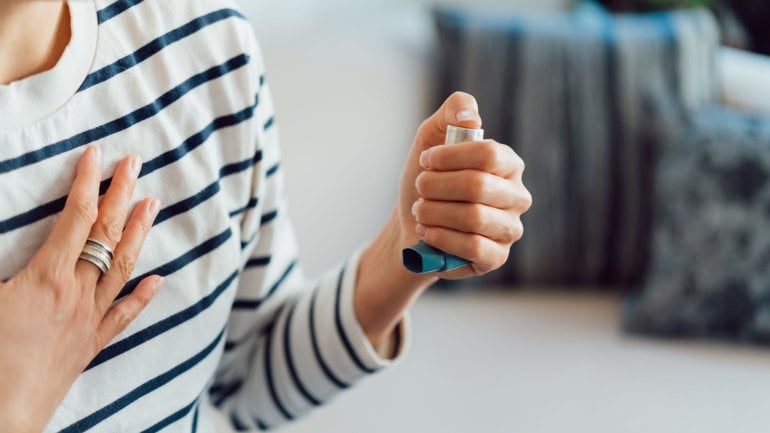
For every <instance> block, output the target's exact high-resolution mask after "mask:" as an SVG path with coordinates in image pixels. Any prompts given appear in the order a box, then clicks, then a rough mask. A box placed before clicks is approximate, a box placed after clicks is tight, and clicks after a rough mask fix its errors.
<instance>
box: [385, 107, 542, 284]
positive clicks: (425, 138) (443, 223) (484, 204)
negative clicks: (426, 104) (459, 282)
mask: <svg viewBox="0 0 770 433" xmlns="http://www.w3.org/2000/svg"><path fill="white" fill-rule="evenodd" d="M448 125H455V126H461V127H464V128H472V129H476V128H480V127H481V118H480V117H479V114H478V107H477V104H476V100H475V99H474V98H473V97H472V96H471V95H468V94H465V93H455V94H453V95H452V96H450V97H449V98H448V99H447V100H446V102H445V103H444V105H443V106H442V107H441V108H440V109H439V110H438V111H437V112H436V113H435V114H434V115H433V116H431V117H430V118H429V119H428V120H426V121H425V122H424V123H423V124H422V126H421V127H420V129H419V131H418V133H417V137H416V139H415V142H414V145H413V146H412V150H411V153H410V155H409V160H408V161H407V164H406V168H405V170H404V173H403V175H402V178H401V188H400V198H399V209H398V217H399V220H400V225H401V229H402V230H403V237H404V240H403V242H404V246H406V245H410V244H413V243H415V242H416V241H418V240H420V239H422V240H424V241H425V242H426V243H428V244H429V245H431V246H433V247H436V248H438V249H440V250H442V251H444V252H446V253H449V254H453V255H455V256H459V257H462V258H464V259H466V260H468V261H470V262H471V264H470V265H469V266H466V267H463V268H459V269H456V270H453V271H448V272H445V273H442V274H441V275H440V276H441V277H443V278H451V279H457V278H465V277H469V276H475V275H481V274H485V273H487V272H489V271H492V270H494V269H497V268H499V267H500V266H502V265H503V264H504V263H505V261H506V260H507V259H508V251H509V250H510V248H511V245H513V243H514V242H516V241H518V240H519V239H520V238H521V236H522V235H523V233H524V228H523V226H522V224H521V215H522V214H524V213H525V212H526V211H527V210H528V209H529V207H530V206H531V204H532V197H531V195H530V193H529V191H527V189H526V188H525V187H524V184H523V183H522V180H521V176H522V173H523V172H524V162H523V161H522V160H521V158H520V157H519V156H518V155H516V153H515V152H514V151H513V150H512V149H511V148H510V147H509V146H506V145H503V144H500V143H498V142H496V141H494V140H482V141H476V142H468V143H460V144H456V145H452V146H441V144H443V143H444V138H445V135H446V129H447V126H448Z"/></svg>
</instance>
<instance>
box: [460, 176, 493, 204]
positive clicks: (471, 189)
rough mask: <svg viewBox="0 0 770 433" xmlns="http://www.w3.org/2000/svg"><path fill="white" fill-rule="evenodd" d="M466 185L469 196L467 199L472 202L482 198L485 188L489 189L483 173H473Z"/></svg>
mask: <svg viewBox="0 0 770 433" xmlns="http://www.w3.org/2000/svg"><path fill="white" fill-rule="evenodd" d="M466 185H467V188H468V194H469V195H470V197H469V198H470V199H471V200H473V199H478V198H480V197H482V196H484V193H485V192H486V191H487V188H489V181H488V179H487V176H486V175H484V174H483V173H474V174H472V175H471V176H470V178H469V179H468V183H467V184H466Z"/></svg>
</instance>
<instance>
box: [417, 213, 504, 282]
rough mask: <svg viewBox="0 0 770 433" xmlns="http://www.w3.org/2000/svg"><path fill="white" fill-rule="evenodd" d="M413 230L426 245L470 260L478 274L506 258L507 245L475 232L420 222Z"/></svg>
mask: <svg viewBox="0 0 770 433" xmlns="http://www.w3.org/2000/svg"><path fill="white" fill-rule="evenodd" d="M415 230H416V231H417V233H418V234H419V235H420V237H421V238H422V239H423V240H424V241H425V242H426V243H427V244H428V245H430V246H432V247H435V248H438V249H440V250H441V251H444V252H446V253H449V254H452V255H455V256H457V257H462V258H464V259H465V260H468V261H469V262H471V266H472V267H473V270H474V271H476V272H477V273H479V274H483V273H487V272H489V271H491V270H494V269H497V268H499V267H500V266H502V265H503V264H504V263H505V261H506V260H508V247H507V246H504V245H501V244H499V243H497V242H495V241H493V240H492V239H489V238H487V237H484V236H481V235H478V234H475V233H463V232H459V231H456V230H451V229H447V228H444V227H428V226H424V225H422V224H418V225H417V227H416V228H415Z"/></svg>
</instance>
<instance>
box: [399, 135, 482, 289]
mask: <svg viewBox="0 0 770 433" xmlns="http://www.w3.org/2000/svg"><path fill="white" fill-rule="evenodd" d="M483 139H484V130H483V129H468V128H460V127H459V126H451V125H450V126H448V127H447V131H446V141H445V142H444V144H457V143H465V142H468V141H479V140H483ZM401 255H402V258H403V260H404V266H405V267H406V268H407V269H409V270H410V271H412V272H414V273H416V274H425V273H429V272H444V271H451V270H452V269H457V268H461V267H463V266H465V265H467V264H468V263H469V262H468V261H467V260H465V259H463V258H461V257H457V256H453V255H451V254H447V253H445V252H443V251H441V250H439V249H436V248H433V247H432V246H430V245H428V244H426V243H425V242H423V241H420V243H419V244H417V245H413V246H411V247H409V248H404V250H403V251H402V252H401Z"/></svg>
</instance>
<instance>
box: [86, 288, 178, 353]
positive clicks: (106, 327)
mask: <svg viewBox="0 0 770 433" xmlns="http://www.w3.org/2000/svg"><path fill="white" fill-rule="evenodd" d="M161 284H163V278H162V277H160V276H157V275H153V276H150V277H147V278H145V279H143V280H142V281H140V282H139V284H138V285H137V286H136V289H135V290H134V291H133V292H131V294H130V295H128V296H126V297H125V298H123V299H121V300H120V301H119V302H116V303H115V305H113V306H112V307H110V309H109V310H107V314H105V315H104V317H103V318H102V321H101V323H100V324H99V327H98V328H97V329H96V340H95V343H94V344H95V346H96V348H95V349H96V350H95V352H94V353H98V352H99V351H100V350H101V349H102V348H104V346H106V345H107V344H108V343H109V342H110V341H112V339H113V338H115V337H116V336H117V335H118V334H120V333H121V332H123V331H124V330H125V329H126V328H127V327H128V325H129V324H130V323H131V322H133V321H134V319H136V318H137V316H139V313H141V312H142V310H143V309H144V308H145V307H146V306H147V304H149V303H150V301H151V300H152V298H153V297H154V296H155V293H157V291H158V288H160V286H161Z"/></svg>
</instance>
